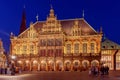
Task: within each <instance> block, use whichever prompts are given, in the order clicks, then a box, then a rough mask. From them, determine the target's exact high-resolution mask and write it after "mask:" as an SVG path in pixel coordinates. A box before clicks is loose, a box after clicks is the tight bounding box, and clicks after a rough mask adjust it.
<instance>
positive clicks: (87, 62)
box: [82, 60, 90, 70]
mask: <svg viewBox="0 0 120 80" xmlns="http://www.w3.org/2000/svg"><path fill="white" fill-rule="evenodd" d="M89 64H90V62H89V61H88V60H83V61H82V69H83V70H86V69H88V68H89Z"/></svg>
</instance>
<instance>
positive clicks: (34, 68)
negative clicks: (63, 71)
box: [32, 60, 39, 71]
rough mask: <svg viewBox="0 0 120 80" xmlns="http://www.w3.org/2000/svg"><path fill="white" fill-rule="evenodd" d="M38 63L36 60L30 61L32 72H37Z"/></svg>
mask: <svg viewBox="0 0 120 80" xmlns="http://www.w3.org/2000/svg"><path fill="white" fill-rule="evenodd" d="M38 64H39V63H38V61H37V60H33V61H32V71H37V70H38Z"/></svg>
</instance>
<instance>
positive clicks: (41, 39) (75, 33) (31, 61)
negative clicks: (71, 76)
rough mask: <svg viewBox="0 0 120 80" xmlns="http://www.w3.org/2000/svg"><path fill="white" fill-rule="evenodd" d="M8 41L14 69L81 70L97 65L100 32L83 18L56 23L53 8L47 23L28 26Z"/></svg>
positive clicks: (98, 63) (99, 52) (100, 38)
mask: <svg viewBox="0 0 120 80" xmlns="http://www.w3.org/2000/svg"><path fill="white" fill-rule="evenodd" d="M37 20H38V18H37ZM10 37H11V38H10V41H11V45H10V53H11V55H15V56H16V57H17V59H16V60H15V65H16V66H18V67H22V69H24V70H41V71H43V70H47V71H50V70H55V71H60V70H81V69H83V68H84V69H87V68H88V67H89V66H98V65H100V59H101V41H102V31H100V32H96V31H95V30H94V29H93V27H92V26H90V25H89V24H88V23H87V21H86V20H85V19H84V18H80V19H66V20H57V17H56V16H55V15H54V10H53V8H51V9H50V14H49V16H48V17H47V20H46V21H36V22H35V23H31V24H30V27H29V28H28V29H26V30H25V31H23V32H22V33H21V34H19V35H18V36H14V34H13V33H11V36H10Z"/></svg>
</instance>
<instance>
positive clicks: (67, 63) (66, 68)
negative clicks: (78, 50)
mask: <svg viewBox="0 0 120 80" xmlns="http://www.w3.org/2000/svg"><path fill="white" fill-rule="evenodd" d="M64 69H65V71H70V70H71V61H70V60H65V62H64Z"/></svg>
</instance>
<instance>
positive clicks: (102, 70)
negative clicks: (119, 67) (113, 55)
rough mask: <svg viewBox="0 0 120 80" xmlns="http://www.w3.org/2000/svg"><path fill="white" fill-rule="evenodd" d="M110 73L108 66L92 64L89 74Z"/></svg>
mask: <svg viewBox="0 0 120 80" xmlns="http://www.w3.org/2000/svg"><path fill="white" fill-rule="evenodd" d="M99 74H100V75H108V74H109V67H108V66H101V67H98V66H92V67H91V68H90V69H89V75H95V76H97V75H99Z"/></svg>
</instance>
